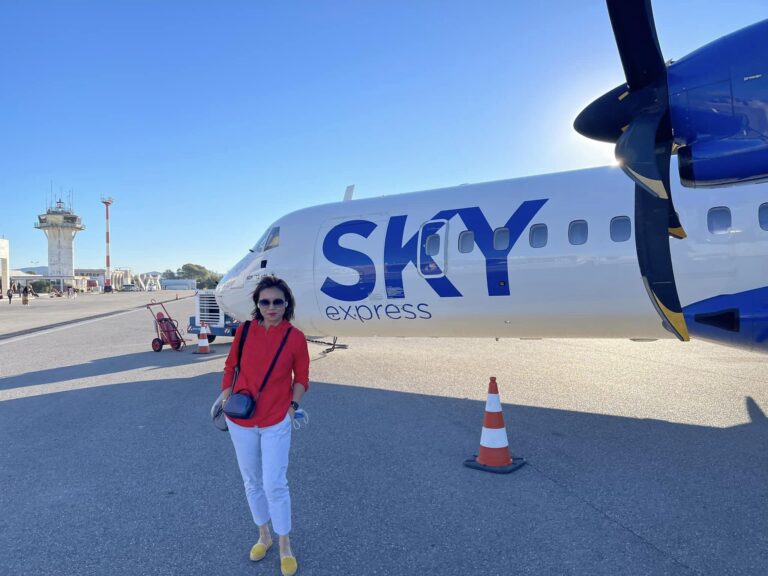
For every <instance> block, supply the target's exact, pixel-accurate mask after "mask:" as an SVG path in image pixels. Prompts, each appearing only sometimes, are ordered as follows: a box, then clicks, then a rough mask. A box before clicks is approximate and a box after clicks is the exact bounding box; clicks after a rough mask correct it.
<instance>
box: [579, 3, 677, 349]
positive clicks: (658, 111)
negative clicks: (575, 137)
mask: <svg viewBox="0 0 768 576" xmlns="http://www.w3.org/2000/svg"><path fill="white" fill-rule="evenodd" d="M607 4H608V13H609V15H610V18H611V26H612V27H613V34H614V37H615V38H616V45H617V47H618V49H619V56H620V57H621V64H622V67H623V68H624V76H625V77H626V84H622V85H620V86H617V87H616V88H614V89H613V90H611V91H610V92H608V93H607V94H604V95H603V96H601V97H600V98H598V99H597V100H595V101H594V102H592V103H591V104H590V105H589V106H587V108H585V109H584V110H583V111H582V112H581V114H579V116H578V117H577V118H576V120H575V122H574V124H573V126H574V128H575V129H576V131H577V132H579V133H580V134H582V135H584V136H587V137H588V138H593V139H595V140H601V141H604V142H612V143H615V144H616V149H615V153H616V159H617V160H618V161H619V163H620V165H621V168H622V170H623V171H624V172H625V173H626V174H627V175H628V176H629V177H630V178H631V179H632V180H633V181H634V182H635V245H636V247H637V260H638V263H639V265H640V274H641V275H642V277H643V283H644V285H645V289H646V291H647V292H648V296H649V297H650V299H651V302H652V303H653V306H654V307H655V308H656V311H657V312H658V313H659V315H660V316H661V318H662V320H663V321H664V326H665V327H666V328H667V329H668V330H670V331H671V332H672V333H673V334H675V336H677V337H678V338H679V339H680V340H683V341H687V340H689V336H688V328H687V325H686V322H685V317H684V316H683V311H682V307H681V305H680V298H679V296H678V293H677V285H676V283H675V275H674V270H673V268H672V254H671V252H670V247H669V236H672V237H673V238H677V239H683V238H685V237H686V234H685V230H684V229H683V227H682V225H681V223H680V218H679V217H678V215H677V212H676V210H675V206H674V203H673V201H672V190H671V187H670V185H669V159H670V156H671V154H672V145H673V135H672V124H671V121H670V113H669V97H668V88H667V68H666V65H665V64H664V59H663V58H662V55H661V50H660V48H659V41H658V38H657V37H656V26H655V24H654V21H653V12H652V9H651V2H650V0H607Z"/></svg>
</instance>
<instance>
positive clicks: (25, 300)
mask: <svg viewBox="0 0 768 576" xmlns="http://www.w3.org/2000/svg"><path fill="white" fill-rule="evenodd" d="M21 304H22V306H29V286H24V289H23V290H22V291H21Z"/></svg>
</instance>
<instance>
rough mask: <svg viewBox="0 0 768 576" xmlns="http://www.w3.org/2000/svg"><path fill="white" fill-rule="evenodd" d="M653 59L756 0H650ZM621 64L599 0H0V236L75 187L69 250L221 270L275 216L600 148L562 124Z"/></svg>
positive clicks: (493, 175)
mask: <svg viewBox="0 0 768 576" xmlns="http://www.w3.org/2000/svg"><path fill="white" fill-rule="evenodd" d="M654 13H655V17H656V24H657V28H658V35H659V41H660V44H661V48H662V51H663V54H664V57H665V58H666V59H670V58H680V57H682V56H684V55H685V54H687V53H688V52H690V51H692V50H694V49H696V48H698V47H699V46H701V45H703V44H705V43H707V42H709V41H711V40H714V39H716V38H717V37H719V36H722V35H724V34H727V33H729V32H732V31H734V30H737V29H739V28H741V27H743V26H746V25H749V24H751V23H753V22H756V21H758V20H761V19H764V18H766V17H768V3H767V2H766V0H734V1H733V2H723V1H722V0H658V1H657V2H655V3H654ZM622 82H623V74H622V69H621V64H620V61H619V58H618V55H617V52H616V49H615V44H614V40H613V35H612V32H611V29H610V24H609V21H608V14H607V10H606V7H605V3H604V2H603V1H602V0H537V1H535V2H533V1H530V0H493V1H491V0H473V1H470V0H465V1H450V0H440V1H421V0H386V1H384V0H375V1H374V0H370V1H367V0H349V1H341V0H339V1H331V0H328V1H326V0H311V1H310V0H304V1H291V0H280V1H274V0H273V1H266V0H237V1H235V0H216V1H214V0H207V1H200V0H130V1H128V0H80V1H75V0H35V1H28V0H3V1H2V2H0V235H2V236H3V237H5V238H7V239H9V240H10V244H11V267H12V268H15V269H18V268H24V267H27V266H31V265H45V264H47V243H46V239H45V236H44V235H43V233H42V232H41V231H39V230H35V229H34V228H33V224H34V222H36V220H37V214H39V213H41V212H44V211H45V208H46V206H47V203H48V201H49V199H50V197H51V190H53V193H54V194H53V195H54V196H59V195H63V196H66V195H67V194H68V193H69V191H70V190H71V191H73V194H74V208H75V211H76V212H77V213H78V214H79V215H81V216H82V218H83V223H84V224H85V225H86V230H85V231H83V232H81V233H80V234H78V236H77V239H76V241H75V266H76V267H78V268H91V267H94V268H95V267H103V266H104V253H105V248H104V236H105V234H104V227H105V224H104V207H103V205H102V204H101V203H100V202H99V198H100V197H101V196H112V197H113V198H114V204H113V206H112V209H111V221H110V227H111V236H112V245H111V254H112V265H113V266H116V267H130V268H132V269H133V270H134V272H146V271H150V270H160V271H162V270H165V269H167V268H171V269H176V268H178V267H180V266H181V265H182V264H184V263H186V262H193V263H196V264H202V265H203V266H206V267H207V268H209V269H212V270H216V271H218V272H226V271H227V269H228V268H229V267H230V266H232V265H233V264H234V263H235V262H237V261H238V260H239V259H240V258H241V257H242V256H243V255H244V254H245V252H246V251H247V250H248V248H250V247H251V246H253V244H254V243H255V242H256V241H257V240H258V238H259V236H260V235H261V233H262V232H263V230H264V229H265V228H266V227H267V226H268V225H269V224H270V223H271V222H273V221H274V220H276V219H277V218H278V217H279V216H281V215H283V214H285V213H287V212H290V211H293V210H296V209H298V208H303V207H306V206H311V205H314V204H321V203H326V202H333V201H338V200H341V199H342V197H343V194H344V189H345V187H346V186H347V185H348V184H355V185H356V191H355V196H356V197H367V196H379V195H382V194H392V193H400V192H409V191H415V190H424V189H430V188H437V187H442V186H450V185H456V184H461V183H467V182H483V181H488V180H498V179H502V178H511V177H516V176H523V175H530V174H536V173H543V172H554V171H561V170H570V169H575V168H582V167H588V166H597V165H603V164H608V163H610V162H612V160H613V150H612V146H610V145H604V144H597V143H592V142H590V141H588V140H586V139H584V138H582V137H580V136H578V135H576V133H575V132H574V131H573V129H572V127H571V126H572V122H573V119H574V117H575V116H576V115H577V114H578V112H579V111H580V110H581V109H582V108H583V107H584V106H585V105H586V104H588V103H589V102H590V101H591V100H593V99H594V98H596V97H597V96H599V95H601V94H602V93H604V92H606V91H607V90H609V89H611V88H613V87H614V86H617V85H618V84H620V83H622Z"/></svg>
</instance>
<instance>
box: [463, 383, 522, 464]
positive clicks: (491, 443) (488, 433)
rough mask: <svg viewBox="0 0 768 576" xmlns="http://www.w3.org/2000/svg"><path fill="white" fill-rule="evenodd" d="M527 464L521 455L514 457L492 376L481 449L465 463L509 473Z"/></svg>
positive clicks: (497, 389)
mask: <svg viewBox="0 0 768 576" xmlns="http://www.w3.org/2000/svg"><path fill="white" fill-rule="evenodd" d="M524 464H525V459H524V458H521V457H519V456H518V457H517V458H512V453H511V452H510V450H509V441H508V440H507V429H506V428H505V427H504V413H503V412H502V411H501V399H500V398H499V387H498V385H497V384H496V377H495V376H491V381H490V382H489V383H488V399H487V400H486V402H485V417H484V418H483V432H482V434H481V435H480V451H479V453H478V454H477V455H475V457H474V458H470V459H469V460H465V461H464V465H465V466H468V467H469V468H475V469H477V470H485V471H486V472H496V473H498V474H509V473H510V472H514V471H515V470H517V469H518V468H520V467H521V466H523V465H524Z"/></svg>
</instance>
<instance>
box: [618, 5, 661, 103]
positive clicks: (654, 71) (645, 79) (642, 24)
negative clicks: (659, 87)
mask: <svg viewBox="0 0 768 576" xmlns="http://www.w3.org/2000/svg"><path fill="white" fill-rule="evenodd" d="M607 3H608V14H609V16H610V17H611V26H612V27H613V36H614V38H616V46H617V47H618V49H619V56H620V57H621V65H622V67H623V68H624V76H625V78H626V79H627V84H629V89H630V91H633V92H634V91H637V90H640V89H641V88H645V87H646V86H650V85H651V84H654V83H655V82H656V80H657V79H658V78H660V77H662V76H664V75H665V74H666V65H665V64H664V58H663V57H662V55H661V48H659V39H658V37H657V36H656V24H655V22H654V21H653V9H652V8H651V0H607Z"/></svg>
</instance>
